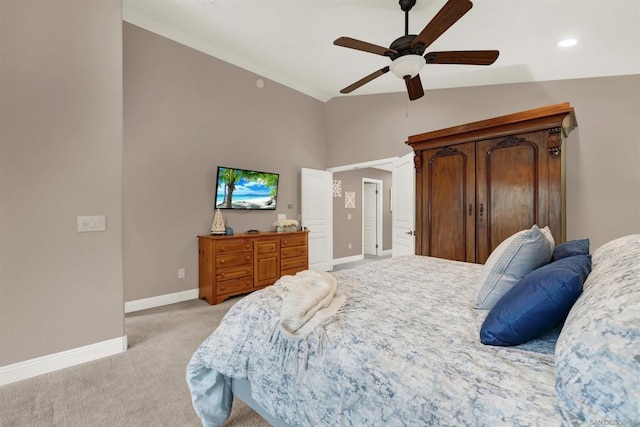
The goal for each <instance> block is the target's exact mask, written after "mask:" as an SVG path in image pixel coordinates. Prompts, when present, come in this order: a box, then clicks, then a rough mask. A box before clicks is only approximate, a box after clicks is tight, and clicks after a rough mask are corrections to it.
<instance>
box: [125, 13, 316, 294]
mask: <svg viewBox="0 0 640 427" xmlns="http://www.w3.org/2000/svg"><path fill="white" fill-rule="evenodd" d="M258 78H259V76H257V75H255V74H253V73H250V72H248V71H245V70H242V69H239V68H237V67H235V66H232V65H230V64H228V63H225V62H223V61H220V60H218V59H216V58H213V57H211V56H209V55H206V54H204V53H201V52H198V51H196V50H193V49H190V48H187V47H185V46H183V45H180V44H178V43H176V42H173V41H171V40H168V39H166V38H163V37H161V36H158V35H156V34H154V33H151V32H148V31H146V30H144V29H142V28H139V27H136V26H134V25H132V24H129V23H124V227H125V229H124V259H125V262H124V279H125V283H126V286H125V301H132V300H137V299H143V298H148V297H153V296H157V295H165V294H169V293H173V292H180V291H184V290H189V289H195V288H197V287H198V256H197V254H198V249H197V240H196V235H198V234H207V233H208V231H209V229H210V227H211V222H212V219H213V214H214V210H213V197H214V187H215V179H216V178H215V173H216V168H217V166H228V167H237V168H244V169H256V170H259V171H265V172H276V173H279V174H280V183H279V192H278V206H277V207H278V209H277V211H275V212H274V211H268V212H255V211H253V212H239V213H238V212H235V211H223V216H224V218H225V220H226V222H227V225H229V226H231V227H232V228H233V229H234V230H235V231H237V232H243V231H246V230H248V229H252V228H255V229H259V230H270V229H273V226H272V224H273V222H274V221H275V220H276V219H277V214H279V213H281V214H286V215H287V217H288V218H293V219H297V218H298V214H299V212H300V206H299V202H298V182H299V171H300V168H301V167H308V168H315V169H324V167H325V163H326V160H325V140H326V137H325V126H324V121H323V114H324V104H323V103H322V102H320V101H318V100H315V99H313V98H311V97H308V96H306V95H302V94H301V93H299V92H296V91H294V90H292V89H289V88H287V87H284V86H282V85H279V84H276V83H274V82H272V81H269V80H266V79H265V83H266V84H265V86H264V88H263V89H258V88H257V87H256V79H258ZM289 205H292V207H291V208H288V206H289ZM179 268H184V269H185V270H186V277H185V278H184V279H178V269H179Z"/></svg>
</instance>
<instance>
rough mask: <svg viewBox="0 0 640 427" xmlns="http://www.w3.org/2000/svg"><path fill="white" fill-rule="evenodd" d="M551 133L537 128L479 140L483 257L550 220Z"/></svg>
mask: <svg viewBox="0 0 640 427" xmlns="http://www.w3.org/2000/svg"><path fill="white" fill-rule="evenodd" d="M547 135H548V132H532V133H523V134H519V135H512V136H507V137H502V138H494V139H488V140H484V141H479V142H477V145H476V180H477V181H476V183H477V211H476V213H477V216H476V219H477V226H476V230H477V232H476V238H477V262H478V263H484V262H485V261H486V260H487V258H488V256H489V254H490V253H491V252H492V251H493V250H494V249H495V248H496V247H497V246H498V245H499V244H500V243H501V242H502V241H503V240H504V239H506V238H507V237H509V236H511V235H512V234H514V233H515V232H517V231H520V230H524V229H526V228H530V227H531V226H532V225H533V224H538V226H539V227H541V228H542V227H544V226H545V225H547V223H548V208H549V207H548V200H549V196H548V187H549V186H548V179H549V173H548V159H547V156H549V152H548V150H547Z"/></svg>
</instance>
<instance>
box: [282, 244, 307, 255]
mask: <svg viewBox="0 0 640 427" xmlns="http://www.w3.org/2000/svg"><path fill="white" fill-rule="evenodd" d="M306 255H307V247H306V246H293V247H286V248H282V250H281V251H280V256H282V258H293V257H299V256H306Z"/></svg>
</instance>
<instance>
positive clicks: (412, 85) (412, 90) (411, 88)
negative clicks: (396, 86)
mask: <svg viewBox="0 0 640 427" xmlns="http://www.w3.org/2000/svg"><path fill="white" fill-rule="evenodd" d="M407 77H409V76H407ZM404 81H405V83H406V84H407V93H408V94H409V99H410V100H411V101H415V100H416V99H418V98H422V97H423V96H424V89H423V88H422V80H420V74H416V76H415V77H414V78H412V79H405V80H404Z"/></svg>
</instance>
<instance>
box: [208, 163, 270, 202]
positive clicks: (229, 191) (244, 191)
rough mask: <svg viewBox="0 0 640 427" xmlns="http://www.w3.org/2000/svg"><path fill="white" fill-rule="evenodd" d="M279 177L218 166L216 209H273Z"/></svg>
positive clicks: (266, 173)
mask: <svg viewBox="0 0 640 427" xmlns="http://www.w3.org/2000/svg"><path fill="white" fill-rule="evenodd" d="M279 176H280V175H278V174H277V173H269V172H258V171H252V170H246V169H235V168H225V167H222V166H218V175H217V182H216V199H215V200H216V201H215V207H216V209H271V210H273V209H275V208H276V200H277V197H278V179H279Z"/></svg>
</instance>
